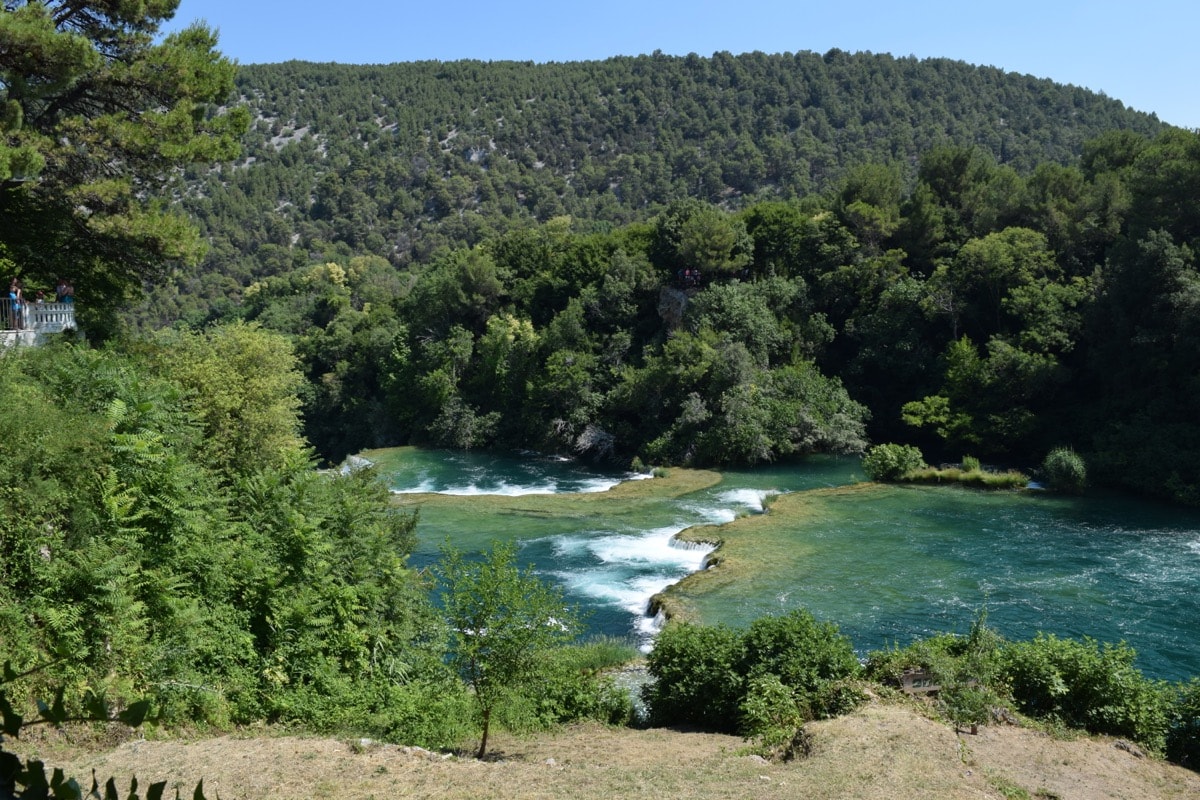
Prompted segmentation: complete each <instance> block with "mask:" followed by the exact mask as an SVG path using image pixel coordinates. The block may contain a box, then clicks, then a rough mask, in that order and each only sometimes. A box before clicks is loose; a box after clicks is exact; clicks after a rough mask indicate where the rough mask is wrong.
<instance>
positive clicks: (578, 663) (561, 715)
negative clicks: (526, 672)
mask: <svg viewBox="0 0 1200 800" xmlns="http://www.w3.org/2000/svg"><path fill="white" fill-rule="evenodd" d="M609 645H611V642H610V643H609ZM609 645H595V644H584V645H572V646H568V647H560V648H555V649H553V650H548V651H546V652H544V653H541V654H540V661H541V663H540V665H539V668H538V670H537V672H536V673H535V675H534V676H533V677H532V679H531V680H530V682H529V684H527V685H526V686H525V687H524V690H523V691H522V692H521V693H522V694H523V695H525V696H526V697H528V698H529V699H530V701H531V703H532V704H533V706H534V707H535V713H536V716H537V719H538V723H539V724H538V727H546V726H549V725H556V724H560V723H564V722H573V721H575V720H581V719H594V720H598V721H599V722H604V723H606V724H609V725H624V724H627V723H629V721H630V720H632V719H633V713H634V711H633V699H632V698H631V697H630V696H629V692H627V691H626V690H624V689H622V688H621V687H619V686H617V685H616V683H615V682H614V680H613V678H612V676H610V675H605V674H603V673H601V672H599V671H598V669H602V668H604V667H609V666H612V665H613V662H611V661H608V662H607V663H603V662H602V661H600V659H605V660H607V656H612V655H614V654H615V653H616V652H617V651H615V650H613V651H611V652H608V653H607V656H606V652H605V651H606V650H607V649H608V647H609ZM631 650H632V652H631ZM620 652H622V653H623V654H624V655H625V656H626V658H625V659H624V661H629V660H631V659H632V656H633V655H634V654H636V652H637V651H636V650H635V649H632V648H630V647H629V646H628V645H626V646H625V648H624V649H622V650H621V651H620ZM597 663H601V664H602V666H601V667H599V668H597V667H595V666H593V665H594V664H597ZM617 663H621V662H617Z"/></svg>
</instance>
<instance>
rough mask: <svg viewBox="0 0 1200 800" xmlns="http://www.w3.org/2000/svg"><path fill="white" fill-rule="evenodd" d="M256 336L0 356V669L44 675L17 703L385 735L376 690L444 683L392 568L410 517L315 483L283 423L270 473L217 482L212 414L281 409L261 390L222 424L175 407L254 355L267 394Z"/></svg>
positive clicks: (382, 494) (406, 582)
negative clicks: (129, 706) (102, 705)
mask: <svg viewBox="0 0 1200 800" xmlns="http://www.w3.org/2000/svg"><path fill="white" fill-rule="evenodd" d="M276 339H277V335H276V334H269V333H267V332H265V331H253V330H249V329H244V330H234V331H223V330H221V329H216V330H212V331H210V332H209V333H208V334H205V336H203V337H200V336H196V337H195V339H193V340H190V341H188V342H187V343H186V344H182V345H181V346H180V348H179V352H178V353H176V354H175V355H178V356H180V359H181V360H180V361H175V360H173V359H172V358H168V357H167V356H166V355H165V354H164V353H162V352H161V350H160V348H159V345H158V344H157V343H156V342H142V343H139V344H138V345H137V346H135V347H132V348H128V349H126V351H125V352H123V353H122V352H117V351H116V350H112V349H106V350H89V349H86V348H84V347H79V346H73V345H60V346H55V347H44V348H36V349H23V350H20V351H14V352H9V353H6V354H5V355H4V357H3V358H2V359H0V387H2V388H3V391H4V393H5V396H6V397H7V398H9V402H6V403H5V404H4V405H3V407H2V408H0V431H2V432H3V433H4V434H5V435H7V436H9V437H10V440H11V441H23V442H24V443H25V444H27V445H28V447H20V448H8V449H6V450H5V451H4V453H3V454H0V480H2V482H3V486H4V487H6V488H5V489H4V490H3V492H2V493H0V501H2V502H3V511H4V513H3V515H0V516H2V519H0V548H2V550H0V638H2V639H3V640H4V642H5V644H6V648H7V653H6V655H7V656H8V657H10V658H11V659H12V660H13V663H14V665H16V667H17V668H18V669H26V668H29V667H31V666H33V665H35V664H38V663H41V662H43V661H53V663H52V665H51V666H49V667H47V668H46V669H45V670H43V671H42V672H40V673H38V674H37V675H35V676H32V677H31V678H30V679H29V681H27V682H26V684H25V685H24V686H23V687H22V691H23V692H24V693H26V696H22V697H21V698H14V699H15V700H21V701H23V700H25V699H27V697H28V696H36V695H39V694H46V693H48V692H49V691H50V689H51V688H52V687H62V688H63V691H64V693H65V696H66V697H67V698H68V700H70V699H71V698H77V697H81V696H83V694H84V693H85V691H86V690H88V689H91V690H93V691H96V692H104V693H105V694H106V695H107V696H108V697H109V698H111V701H112V702H113V703H114V704H116V703H121V702H131V701H132V699H134V698H139V697H146V698H148V699H149V700H150V701H151V702H152V703H153V705H154V709H155V715H156V718H157V719H159V720H161V721H163V722H173V721H184V720H188V721H196V722H201V723H206V724H213V725H227V724H230V723H237V722H250V721H253V720H262V719H266V720H280V721H296V722H302V723H306V724H310V725H312V726H314V727H325V728H326V729H331V728H336V727H339V726H348V725H353V726H358V725H360V723H361V724H372V723H369V722H364V721H369V720H372V719H375V720H377V721H378V722H379V724H380V726H381V727H383V728H388V727H396V726H394V725H392V723H390V722H388V721H387V710H386V708H385V704H386V703H388V702H390V698H391V695H390V694H389V692H392V689H393V687H400V688H398V689H397V692H403V691H404V689H403V687H406V686H407V685H408V684H410V683H420V682H421V681H425V682H436V681H437V680H444V668H443V667H442V665H441V661H440V655H441V653H440V644H441V639H440V637H439V636H438V621H437V618H436V616H435V614H434V612H433V610H432V607H431V605H430V603H429V599H428V596H427V590H426V587H425V586H424V585H423V583H422V582H421V580H420V579H419V578H418V576H417V575H416V574H415V573H414V572H412V571H411V570H409V569H408V568H407V567H406V566H405V556H406V554H407V553H408V552H409V551H410V550H411V548H412V546H413V538H412V534H413V527H414V524H415V519H414V518H413V517H412V516H411V515H409V514H405V513H401V512H399V511H398V510H396V509H393V508H392V507H391V505H390V503H389V502H388V498H389V495H388V492H387V489H386V487H385V486H383V485H382V483H381V482H380V481H379V480H378V477H377V476H376V475H374V474H373V473H372V472H371V471H369V470H364V471H359V472H354V473H350V474H345V475H342V474H322V473H318V472H317V471H316V470H315V469H314V468H313V464H312V463H311V461H310V460H309V458H308V455H307V453H305V452H304V450H303V449H302V446H301V443H300V440H299V439H298V438H297V437H295V434H294V424H295V418H294V412H292V413H293V416H291V418H290V419H289V418H287V417H286V416H284V417H283V418H280V419H275V420H269V421H264V424H268V425H279V426H281V427H282V430H285V431H289V433H288V436H287V437H285V438H283V439H275V440H272V441H274V443H275V447H277V448H278V449H277V450H274V454H273V463H271V464H255V463H254V457H252V456H247V457H246V461H245V462H244V463H242V464H239V465H237V467H233V466H232V465H231V464H230V462H229V461H228V459H227V456H226V455H225V451H215V450H214V449H213V446H214V442H213V441H211V440H209V439H208V438H207V437H206V433H207V432H208V429H206V427H205V424H204V421H205V420H212V419H215V418H217V417H216V415H217V414H218V413H220V414H225V413H234V414H236V415H238V417H239V418H240V419H243V420H255V419H260V418H259V417H257V416H256V414H257V412H258V411H259V410H260V408H261V407H262V405H265V406H266V407H267V408H268V409H269V408H276V409H278V408H279V407H283V408H293V409H294V403H293V404H289V403H288V402H287V397H286V396H284V395H281V394H277V391H278V390H277V388H270V389H264V390H262V391H261V392H259V393H257V394H256V393H254V392H251V393H250V394H240V395H239V396H240V397H242V398H243V402H244V403H245V406H243V407H239V408H236V409H231V408H230V407H229V406H228V405H223V404H222V402H219V401H218V400H217V399H215V398H220V397H222V394H221V392H211V393H205V392H200V391H188V390H187V389H185V382H184V380H181V378H184V379H186V380H187V383H186V385H187V386H188V387H189V388H190V387H192V386H195V385H196V384H195V383H192V382H191V379H190V376H191V375H193V374H194V373H192V372H191V369H192V368H193V367H194V366H195V365H196V364H197V363H200V362H199V360H196V361H193V360H191V358H190V356H191V355H192V354H193V353H194V352H195V350H202V349H203V348H204V347H208V346H211V345H212V343H218V344H217V346H218V347H219V346H220V344H219V343H229V342H230V341H233V342H240V343H241V344H243V345H256V346H258V347H259V348H261V349H262V350H265V351H266V352H271V353H276V354H278V355H279V356H280V360H279V361H278V362H276V363H271V364H269V365H268V364H260V368H261V369H262V370H264V372H265V373H266V374H264V375H262V376H250V379H249V381H248V383H249V384H250V386H251V387H253V386H255V383H254V380H255V378H256V377H261V378H262V379H263V380H264V381H266V382H267V383H266V384H264V385H270V381H271V380H272V377H273V376H278V375H288V374H289V373H290V372H291V369H292V364H291V362H290V360H289V359H288V358H287V357H286V350H281V349H279V348H278V346H277V345H278V342H276V341H275V340H276ZM193 348H194V350H193ZM222 352H224V353H225V354H226V356H227V357H228V359H229V361H230V364H229V365H227V368H226V369H225V370H224V371H222V370H220V369H218V368H217V365H216V364H215V361H216V359H215V357H214V356H212V355H209V356H208V358H209V359H211V360H212V361H213V362H214V363H212V364H210V365H209V371H208V373H207V374H210V375H216V376H220V375H222V374H232V369H230V368H231V367H232V368H237V367H238V354H237V348H236V347H235V348H232V349H228V350H223V351H222ZM177 363H178V364H183V365H186V369H181V370H180V372H181V373H182V374H177V373H176V372H175V368H176V367H175V365H176V364H177ZM239 379H240V378H239ZM212 385H213V386H221V383H220V381H219V378H214V379H213V384H212ZM288 385H294V384H288ZM245 389H246V387H242V386H234V387H227V389H222V391H225V390H228V391H230V392H233V393H238V392H244V391H245ZM276 399H278V400H279V401H280V402H282V406H272V405H271V403H272V402H274V401H275V400H276ZM260 404H261V405H260ZM30 420H37V423H38V424H36V425H32V426H31V425H30V424H29V421H30ZM273 429H274V428H270V427H268V428H267V429H266V430H273ZM289 442H290V444H289ZM218 452H221V454H220V455H217V453H218ZM234 452H236V451H234ZM64 655H69V656H70V658H59V657H60V656H64ZM439 675H441V676H442V677H441V678H439V677H438V676H439Z"/></svg>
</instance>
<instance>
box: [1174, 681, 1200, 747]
mask: <svg viewBox="0 0 1200 800" xmlns="http://www.w3.org/2000/svg"><path fill="white" fill-rule="evenodd" d="M1166 755H1167V758H1169V759H1171V760H1172V761H1174V762H1175V763H1177V764H1181V765H1183V766H1185V767H1188V768H1190V769H1197V767H1200V678H1192V679H1191V680H1190V681H1188V682H1187V683H1184V684H1182V685H1180V686H1179V687H1177V691H1176V693H1175V696H1174V701H1173V702H1172V703H1171V708H1170V714H1169V718H1168V723H1167V746H1166Z"/></svg>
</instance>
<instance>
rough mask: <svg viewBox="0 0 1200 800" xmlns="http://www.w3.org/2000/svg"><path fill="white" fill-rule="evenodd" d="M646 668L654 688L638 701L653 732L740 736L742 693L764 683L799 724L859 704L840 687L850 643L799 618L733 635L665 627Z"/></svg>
mask: <svg viewBox="0 0 1200 800" xmlns="http://www.w3.org/2000/svg"><path fill="white" fill-rule="evenodd" d="M648 667H649V672H650V675H651V677H652V678H654V682H653V683H652V684H650V685H648V686H647V687H646V690H645V691H644V693H643V694H644V698H645V700H646V703H647V705H648V706H649V710H650V722H651V724H655V725H664V724H674V723H680V722H683V723H691V724H695V725H702V726H704V727H706V728H709V729H712V730H718V731H725V732H728V733H745V731H744V730H743V729H742V728H741V722H742V718H743V715H744V712H745V708H744V704H745V702H746V699H747V696H748V693H749V692H750V687H751V686H752V685H757V686H759V688H760V689H762V688H763V687H764V686H766V685H767V684H762V683H761V680H762V679H766V678H768V677H770V678H772V679H773V680H774V681H777V682H778V683H779V685H780V686H783V687H784V688H785V689H786V690H787V691H788V692H789V693H790V696H791V700H792V703H793V704H794V705H796V707H797V709H798V713H800V714H801V716H802V718H804V719H814V718H818V717H825V716H833V715H836V714H839V713H845V711H847V710H849V709H852V708H854V707H855V706H857V705H858V703H859V702H861V699H862V697H861V692H860V691H859V690H858V689H857V687H855V686H853V685H851V684H848V683H845V680H846V679H847V678H852V677H854V676H856V675H857V674H858V669H859V666H858V660H857V659H856V658H855V656H854V650H853V648H852V647H851V646H850V641H849V640H848V639H846V637H844V636H842V635H841V634H840V633H839V632H838V629H837V626H836V625H833V624H832V623H825V622H818V621H817V620H816V619H814V618H813V616H812V615H811V614H809V613H808V612H807V611H793V612H791V613H789V614H785V615H782V616H771V617H762V618H761V619H758V620H755V621H754V622H753V623H751V625H750V627H749V629H747V630H746V631H744V632H741V633H739V632H737V631H734V630H731V629H729V628H727V627H725V626H717V627H704V626H699V625H693V624H690V623H672V624H671V625H668V626H667V627H666V629H664V630H663V632H662V634H660V635H659V638H658V642H657V643H656V644H655V646H654V650H653V651H652V652H651V653H650V656H649V659H648ZM756 681H758V682H759V683H757V684H756V683H755V682H756ZM772 685H773V684H772ZM764 691H765V689H764Z"/></svg>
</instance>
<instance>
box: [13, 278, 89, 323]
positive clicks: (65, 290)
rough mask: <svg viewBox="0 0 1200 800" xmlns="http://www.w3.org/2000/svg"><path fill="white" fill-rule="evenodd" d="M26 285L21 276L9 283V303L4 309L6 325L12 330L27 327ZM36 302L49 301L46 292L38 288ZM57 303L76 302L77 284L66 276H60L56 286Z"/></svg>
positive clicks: (55, 296) (55, 299) (35, 296)
mask: <svg viewBox="0 0 1200 800" xmlns="http://www.w3.org/2000/svg"><path fill="white" fill-rule="evenodd" d="M27 302H28V301H27V300H26V298H25V286H24V284H23V283H22V282H21V279H20V278H16V277H14V278H13V279H12V281H11V282H10V283H9V284H8V303H7V307H6V308H5V309H4V311H5V314H4V327H5V328H9V329H11V330H18V331H19V330H21V329H23V328H24V327H25V319H26V303H27ZM33 302H34V303H37V304H42V303H45V302H47V300H46V292H45V291H44V290H42V289H38V290H37V291H36V292H35V293H34V300H33ZM53 302H55V303H74V302H75V286H74V284H72V283H71V281H69V280H67V279H65V278H59V279H58V281H57V283H55V286H54V300H53Z"/></svg>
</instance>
